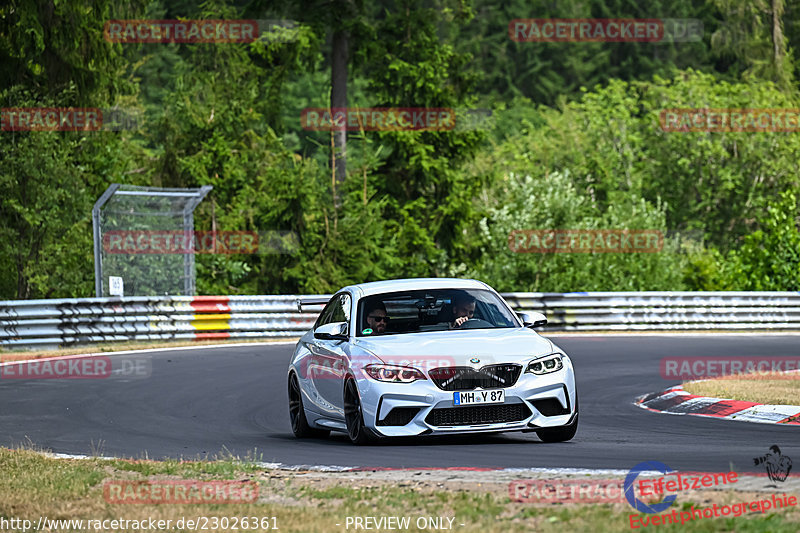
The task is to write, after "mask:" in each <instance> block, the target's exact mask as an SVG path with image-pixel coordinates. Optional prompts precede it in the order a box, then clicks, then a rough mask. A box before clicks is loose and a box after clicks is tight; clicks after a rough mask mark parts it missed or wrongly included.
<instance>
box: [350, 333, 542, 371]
mask: <svg viewBox="0 0 800 533" xmlns="http://www.w3.org/2000/svg"><path fill="white" fill-rule="evenodd" d="M353 344H354V345H356V346H358V347H360V348H362V349H364V350H367V351H368V352H371V353H372V354H374V355H375V356H377V357H379V358H380V359H382V360H383V361H384V362H386V363H395V364H404V365H407V364H415V363H416V362H419V361H422V362H423V366H432V365H433V366H447V365H453V366H461V365H467V366H475V365H480V366H484V365H488V364H492V363H508V362H515V361H516V362H519V361H521V360H525V359H530V358H532V357H536V356H539V355H547V354H549V353H552V352H553V351H555V350H556V348H555V347H554V346H553V343H552V342H550V341H549V340H547V339H545V338H544V337H541V336H539V335H538V334H537V333H535V332H533V331H531V330H530V329H527V328H514V329H508V328H503V329H474V330H464V331H436V332H426V333H405V334H401V335H386V336H382V337H370V338H364V337H359V338H358V339H356V341H354V342H353ZM475 359H479V361H477V362H476V361H475Z"/></svg>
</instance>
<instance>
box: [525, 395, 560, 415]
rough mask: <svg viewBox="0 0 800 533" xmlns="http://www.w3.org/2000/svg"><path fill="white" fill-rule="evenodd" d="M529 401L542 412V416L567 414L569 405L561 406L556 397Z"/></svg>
mask: <svg viewBox="0 0 800 533" xmlns="http://www.w3.org/2000/svg"><path fill="white" fill-rule="evenodd" d="M531 403H532V404H533V406H534V407H535V408H536V410H537V411H539V412H540V413H542V414H543V415H544V416H558V415H568V414H569V407H562V406H561V402H559V401H558V400H557V399H556V398H545V399H544V400H533V401H531Z"/></svg>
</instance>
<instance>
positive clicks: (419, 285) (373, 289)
mask: <svg viewBox="0 0 800 533" xmlns="http://www.w3.org/2000/svg"><path fill="white" fill-rule="evenodd" d="M489 288H490V287H489V286H488V285H486V284H485V283H484V282H482V281H478V280H475V279H460V278H411V279H390V280H386V281H371V282H369V283H361V284H358V285H350V286H349V287H345V288H344V289H342V290H347V289H350V290H352V291H353V292H354V293H356V294H359V295H360V296H359V297H364V296H372V295H374V294H383V293H387V292H398V291H413V290H420V289H489Z"/></svg>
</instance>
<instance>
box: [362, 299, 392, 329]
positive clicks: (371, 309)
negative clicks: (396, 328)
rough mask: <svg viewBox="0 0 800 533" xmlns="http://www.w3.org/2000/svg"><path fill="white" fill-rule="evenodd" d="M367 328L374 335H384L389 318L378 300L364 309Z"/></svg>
mask: <svg viewBox="0 0 800 533" xmlns="http://www.w3.org/2000/svg"><path fill="white" fill-rule="evenodd" d="M366 316H367V327H368V328H371V329H372V331H374V332H375V333H378V334H381V333H386V325H387V324H388V323H389V316H388V315H387V314H386V306H385V305H383V302H381V301H380V300H378V301H376V302H373V303H371V304H369V306H368V307H367V309H366Z"/></svg>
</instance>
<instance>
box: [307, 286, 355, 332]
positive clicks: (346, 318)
mask: <svg viewBox="0 0 800 533" xmlns="http://www.w3.org/2000/svg"><path fill="white" fill-rule="evenodd" d="M331 322H348V323H349V322H350V295H349V294H347V293H342V294H339V295H338V296H334V297H333V298H331V301H330V302H328V305H326V306H325V309H323V310H322V313H321V314H320V315H319V318H318V319H317V323H316V324H315V325H314V328H315V329H316V328H318V327H320V326H323V325H325V324H330V323H331Z"/></svg>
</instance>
